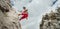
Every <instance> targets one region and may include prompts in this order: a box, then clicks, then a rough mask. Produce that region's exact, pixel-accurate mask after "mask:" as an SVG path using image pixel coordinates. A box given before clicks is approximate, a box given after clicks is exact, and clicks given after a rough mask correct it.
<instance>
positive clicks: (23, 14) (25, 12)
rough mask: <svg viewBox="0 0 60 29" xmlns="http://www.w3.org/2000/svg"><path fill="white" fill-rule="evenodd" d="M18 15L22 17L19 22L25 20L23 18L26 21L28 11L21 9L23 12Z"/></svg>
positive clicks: (24, 8)
mask: <svg viewBox="0 0 60 29" xmlns="http://www.w3.org/2000/svg"><path fill="white" fill-rule="evenodd" d="M19 15H22V17H21V18H20V19H19V20H22V19H25V18H26V19H27V18H28V9H26V7H23V11H22V13H21V14H19Z"/></svg>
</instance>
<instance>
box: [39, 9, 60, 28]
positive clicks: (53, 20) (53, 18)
mask: <svg viewBox="0 0 60 29" xmlns="http://www.w3.org/2000/svg"><path fill="white" fill-rule="evenodd" d="M56 11H57V12H53V11H51V13H48V14H46V15H44V16H43V17H42V22H41V24H40V29H60V8H58V9H57V10H56Z"/></svg>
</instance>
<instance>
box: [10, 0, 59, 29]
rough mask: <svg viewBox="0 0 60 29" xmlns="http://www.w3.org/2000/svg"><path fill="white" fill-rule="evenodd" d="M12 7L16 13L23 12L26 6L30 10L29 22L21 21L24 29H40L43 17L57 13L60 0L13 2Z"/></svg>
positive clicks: (14, 0)
mask: <svg viewBox="0 0 60 29" xmlns="http://www.w3.org/2000/svg"><path fill="white" fill-rule="evenodd" d="M11 1H12V6H13V7H14V8H15V10H16V12H17V13H18V11H21V10H23V9H22V7H23V6H25V7H26V8H27V9H28V13H29V17H28V20H22V21H20V23H21V25H22V29H39V25H40V22H41V20H42V16H43V15H45V14H46V13H50V11H51V10H53V11H55V9H57V7H58V6H59V5H60V0H11Z"/></svg>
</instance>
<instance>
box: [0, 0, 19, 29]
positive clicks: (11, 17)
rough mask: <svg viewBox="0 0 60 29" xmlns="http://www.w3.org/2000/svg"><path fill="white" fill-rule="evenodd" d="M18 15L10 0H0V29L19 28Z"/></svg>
mask: <svg viewBox="0 0 60 29" xmlns="http://www.w3.org/2000/svg"><path fill="white" fill-rule="evenodd" d="M19 28H20V27H19V22H18V16H17V14H16V13H15V10H14V9H13V8H12V6H11V4H10V0H0V29H19Z"/></svg>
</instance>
